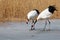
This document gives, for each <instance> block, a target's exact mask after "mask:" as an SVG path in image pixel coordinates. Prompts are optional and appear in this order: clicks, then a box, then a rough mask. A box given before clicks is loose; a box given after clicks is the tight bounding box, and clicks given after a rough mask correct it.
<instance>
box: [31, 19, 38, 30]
mask: <svg viewBox="0 0 60 40" xmlns="http://www.w3.org/2000/svg"><path fill="white" fill-rule="evenodd" d="M36 22H37V20H35V21H33V23H32V25H31V30H35V28H34V25H35V24H36Z"/></svg>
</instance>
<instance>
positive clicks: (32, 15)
mask: <svg viewBox="0 0 60 40" xmlns="http://www.w3.org/2000/svg"><path fill="white" fill-rule="evenodd" d="M38 15H39V11H38V10H37V9H34V10H32V11H30V12H29V13H28V14H27V21H26V23H27V24H28V22H29V21H30V20H31V21H32V24H33V23H34V20H35V18H36V17H37V16H38ZM32 29H35V28H34V27H33V26H31V30H32Z"/></svg>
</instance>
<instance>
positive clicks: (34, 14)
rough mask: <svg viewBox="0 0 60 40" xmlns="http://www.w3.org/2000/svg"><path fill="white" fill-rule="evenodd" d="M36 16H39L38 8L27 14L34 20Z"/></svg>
mask: <svg viewBox="0 0 60 40" xmlns="http://www.w3.org/2000/svg"><path fill="white" fill-rule="evenodd" d="M36 16H38V14H37V12H36V10H32V11H30V12H29V13H28V14H27V18H28V19H29V20H34V18H35V17H36Z"/></svg>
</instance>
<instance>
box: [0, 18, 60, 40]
mask: <svg viewBox="0 0 60 40" xmlns="http://www.w3.org/2000/svg"><path fill="white" fill-rule="evenodd" d="M29 24H30V23H29ZM29 24H28V25H27V24H26V23H25V22H5V23H0V40H60V19H58V20H51V27H50V29H51V31H42V29H43V27H44V21H39V22H37V23H36V25H35V28H36V30H35V31H29V29H30V25H31V24H30V25H29ZM47 29H48V25H47Z"/></svg>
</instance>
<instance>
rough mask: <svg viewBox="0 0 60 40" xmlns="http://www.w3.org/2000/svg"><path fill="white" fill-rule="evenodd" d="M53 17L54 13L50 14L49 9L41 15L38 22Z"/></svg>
mask: <svg viewBox="0 0 60 40" xmlns="http://www.w3.org/2000/svg"><path fill="white" fill-rule="evenodd" d="M51 15H52V13H51V12H49V10H48V8H47V9H45V10H43V11H42V12H41V13H40V14H39V16H38V17H37V20H39V19H46V18H49V17H50V16H51Z"/></svg>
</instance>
